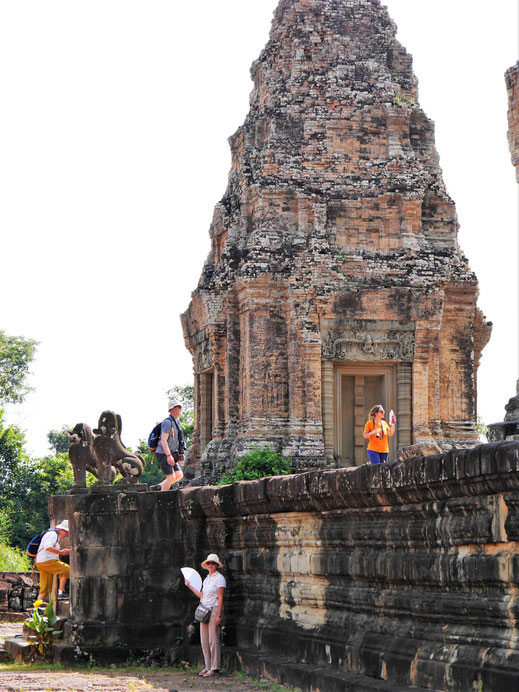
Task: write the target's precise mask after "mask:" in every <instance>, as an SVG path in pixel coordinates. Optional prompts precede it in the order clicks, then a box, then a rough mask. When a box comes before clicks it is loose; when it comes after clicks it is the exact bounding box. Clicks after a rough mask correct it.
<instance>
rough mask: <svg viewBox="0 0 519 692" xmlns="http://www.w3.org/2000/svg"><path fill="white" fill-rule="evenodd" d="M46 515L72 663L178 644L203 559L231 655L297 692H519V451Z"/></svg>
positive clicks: (139, 497) (96, 502)
mask: <svg viewBox="0 0 519 692" xmlns="http://www.w3.org/2000/svg"><path fill="white" fill-rule="evenodd" d="M51 511H52V512H53V513H55V514H61V515H62V514H63V512H65V513H66V514H67V517H68V518H69V521H70V527H71V532H70V536H71V544H72V552H71V570H72V582H71V608H72V620H71V622H70V623H69V625H68V627H67V632H68V634H69V635H70V636H71V637H72V641H73V642H74V644H76V645H78V646H79V647H80V648H82V649H86V650H89V649H90V650H93V649H95V647H96V646H97V647H107V646H111V645H116V644H117V642H124V645H125V646H130V647H132V646H133V647H144V648H146V647H161V648H165V647H166V648H167V647H168V646H172V645H173V644H174V641H175V639H176V637H178V636H183V637H185V639H186V641H187V639H188V630H187V627H188V625H189V624H190V622H191V621H192V613H193V610H194V606H195V605H196V601H195V599H193V597H192V595H191V594H190V592H188V591H187V589H185V587H184V586H183V585H180V587H178V585H177V579H178V576H179V574H180V573H179V568H180V567H181V566H184V565H187V566H191V567H195V568H197V569H199V570H200V567H199V565H200V563H201V561H202V560H203V559H204V558H205V557H206V555H207V554H208V552H213V551H214V552H217V553H218V554H219V555H220V557H221V559H222V560H223V562H224V564H225V572H224V573H225V576H226V579H227V581H228V591H227V595H226V605H225V611H226V614H225V629H226V635H225V642H226V645H228V646H237V647H238V651H240V652H241V653H242V654H243V655H244V654H245V652H246V651H247V650H248V651H252V652H256V653H258V652H262V655H263V656H266V657H267V659H269V657H270V659H271V660H272V661H275V660H278V659H279V657H280V656H282V657H283V656H284V657H285V659H284V661H285V663H284V670H285V677H284V681H285V682H291V683H292V684H294V685H301V684H302V681H303V680H304V681H305V682H304V684H303V685H302V686H303V688H304V689H309V688H310V684H309V681H312V680H313V682H315V679H317V678H316V677H315V676H317V675H319V676H321V677H320V678H319V679H323V677H322V676H324V677H325V678H326V675H329V676H330V678H329V680H328V683H327V684H324V686H321V688H320V689H326V690H331V689H346V688H344V687H340V688H339V687H337V688H335V687H332V686H331V683H330V680H332V678H333V679H334V680H339V681H340V680H346V679H351V677H350V678H349V677H348V676H352V675H353V676H359V677H358V681H357V682H358V683H359V685H360V682H359V681H362V680H363V681H364V683H366V681H369V680H371V681H372V682H373V681H376V680H378V681H386V682H387V684H388V685H389V686H390V687H389V688H387V689H393V688H394V686H397V685H403V686H404V687H406V686H411V685H413V686H418V687H423V688H430V689H436V690H447V689H448V690H450V691H454V690H459V691H460V692H466V691H467V690H471V689H484V690H485V691H486V692H492V691H493V690H496V691H498V690H499V691H501V690H503V689H514V688H515V687H514V686H516V685H517V683H518V682H519V651H518V647H519V643H518V642H519V631H518V628H517V613H518V608H519V601H518V600H517V594H518V585H519V553H518V540H519V443H517V442H515V443H506V442H505V443H494V444H487V445H480V446H478V447H476V448H474V449H470V450H457V451H451V452H449V453H447V454H443V455H436V456H430V457H425V458H416V459H412V460H410V461H408V462H405V463H397V464H395V465H392V466H379V467H371V466H369V465H366V466H364V467H361V468H358V469H340V470H329V471H314V472H309V473H303V474H299V475H295V476H287V477H277V478H270V479H263V480H260V481H254V482H242V483H237V484H234V485H232V486H221V487H201V488H190V489H185V490H182V491H177V492H167V493H150V492H140V493H131V492H130V493H129V492H125V491H123V490H119V491H117V490H115V491H114V492H113V493H111V494H110V495H99V494H97V495H96V494H94V493H91V494H89V495H82V496H68V497H66V498H64V497H58V498H53V500H52V503H51ZM200 571H201V570H200ZM92 647H93V648H92ZM291 663H293V664H295V663H303V664H307V666H306V667H305V668H304V669H298V668H297V666H295V665H294V666H291ZM287 671H288V672H287ZM290 671H291V672H290ZM298 671H299V672H298ZM326 671H328V672H327V673H326ZM301 676H302V677H301ZM312 676H314V677H312ZM334 676H339V677H338V678H337V677H334ZM314 678H315V679H314ZM364 683H363V684H364ZM312 684H313V683H312ZM327 685H328V686H327ZM474 685H476V687H474ZM477 685H482V687H480V688H478V687H477ZM391 686H393V688H392V687H391ZM314 688H315V689H318V685H317V684H315V685H314ZM347 689H350V688H347ZM351 689H371V688H368V687H362V686H358V687H352V688H351Z"/></svg>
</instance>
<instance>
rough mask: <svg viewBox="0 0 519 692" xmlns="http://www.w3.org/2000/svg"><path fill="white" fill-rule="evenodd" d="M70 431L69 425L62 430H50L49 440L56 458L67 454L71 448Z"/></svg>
mask: <svg viewBox="0 0 519 692" xmlns="http://www.w3.org/2000/svg"><path fill="white" fill-rule="evenodd" d="M68 430H72V428H71V427H70V426H69V425H64V426H63V427H62V428H61V430H49V432H48V433H47V440H48V441H49V447H50V450H51V452H52V453H53V455H54V456H56V455H57V454H67V453H68V448H69V446H70V438H69V436H68Z"/></svg>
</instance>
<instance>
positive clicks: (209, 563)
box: [205, 562, 216, 565]
mask: <svg viewBox="0 0 519 692" xmlns="http://www.w3.org/2000/svg"><path fill="white" fill-rule="evenodd" d="M205 564H206V565H216V562H206V563H205Z"/></svg>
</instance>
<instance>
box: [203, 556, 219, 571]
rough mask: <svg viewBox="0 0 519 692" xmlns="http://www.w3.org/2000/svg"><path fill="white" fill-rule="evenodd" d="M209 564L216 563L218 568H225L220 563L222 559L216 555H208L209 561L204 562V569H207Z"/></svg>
mask: <svg viewBox="0 0 519 692" xmlns="http://www.w3.org/2000/svg"><path fill="white" fill-rule="evenodd" d="M208 562H216V564H217V565H218V567H223V565H222V563H221V562H220V558H219V557H218V555H215V554H214V553H211V554H210V555H208V556H207V560H204V561H203V562H202V567H203V568H204V569H207V563H208Z"/></svg>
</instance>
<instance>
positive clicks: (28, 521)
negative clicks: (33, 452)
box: [0, 412, 74, 548]
mask: <svg viewBox="0 0 519 692" xmlns="http://www.w3.org/2000/svg"><path fill="white" fill-rule="evenodd" d="M24 445H25V437H24V434H23V433H22V432H21V430H20V429H19V428H17V427H16V426H14V425H9V426H7V425H6V424H5V423H4V421H3V417H2V415H1V412H0V526H1V527H2V538H3V539H4V540H5V541H8V542H9V543H10V544H11V545H12V546H17V547H20V548H25V546H26V545H27V543H28V542H29V540H30V539H31V538H32V536H33V535H34V534H36V533H38V532H39V531H42V530H43V529H45V528H46V527H47V526H48V525H49V519H48V501H49V497H50V496H51V495H61V494H63V493H64V492H66V491H67V490H68V489H69V488H71V487H72V486H73V484H74V477H73V471H72V465H71V464H70V462H69V459H68V455H67V454H64V453H62V454H57V455H55V456H54V457H45V458H43V459H30V458H29V457H28V456H27V454H26V453H25V451H24Z"/></svg>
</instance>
